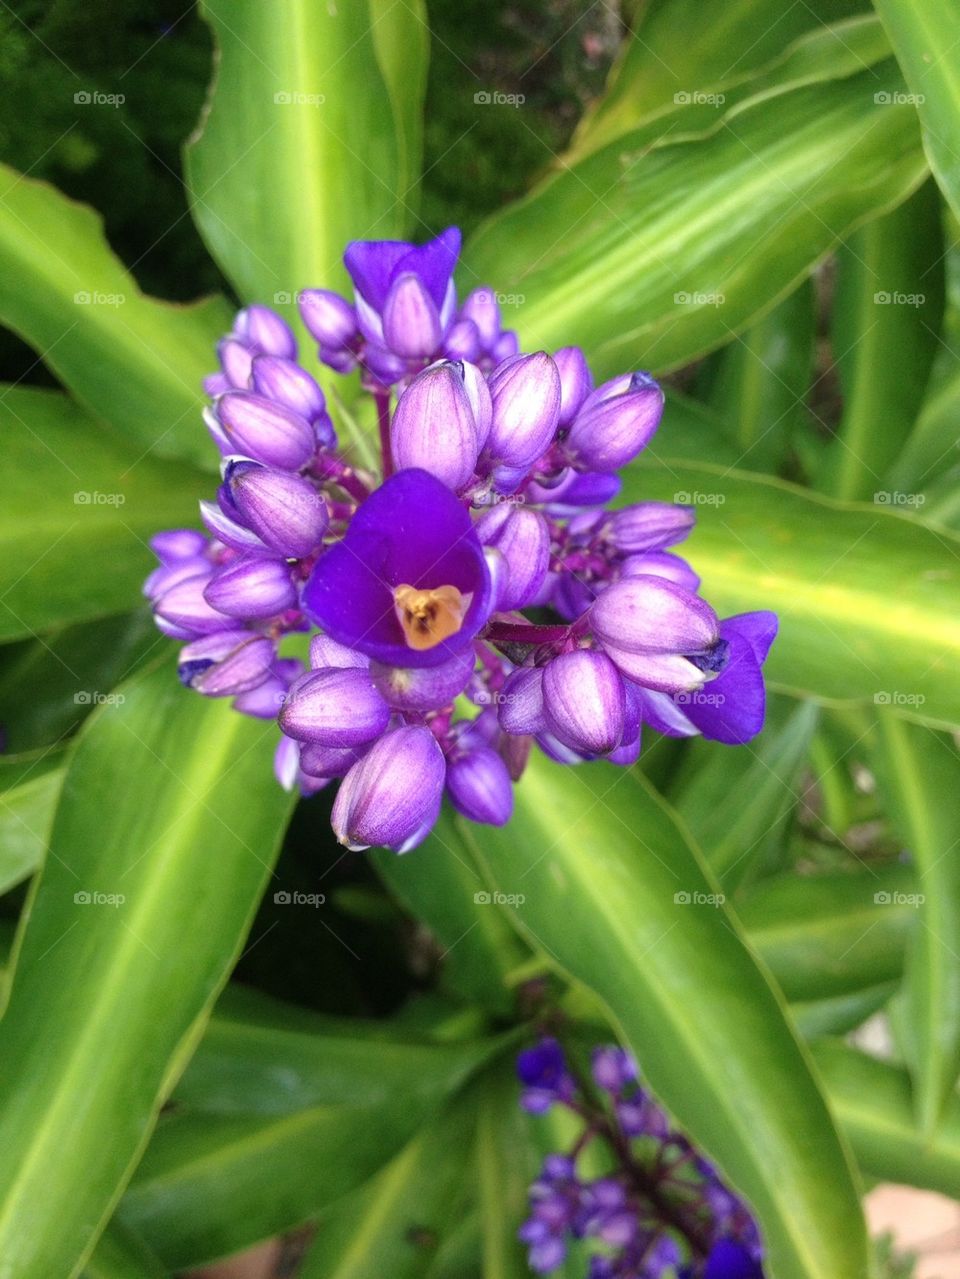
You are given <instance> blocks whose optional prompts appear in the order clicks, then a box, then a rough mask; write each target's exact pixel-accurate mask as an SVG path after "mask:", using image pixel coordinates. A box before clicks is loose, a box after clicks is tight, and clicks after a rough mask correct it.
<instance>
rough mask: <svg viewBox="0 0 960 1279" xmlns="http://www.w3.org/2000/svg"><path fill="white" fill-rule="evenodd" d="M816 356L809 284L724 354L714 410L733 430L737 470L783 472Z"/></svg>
mask: <svg viewBox="0 0 960 1279" xmlns="http://www.w3.org/2000/svg"><path fill="white" fill-rule="evenodd" d="M813 356H814V297H813V284H812V281H810V280H805V281H804V283H803V284H802V285H801V286H800V288H799V289H795V290H794V291H793V293H791V294H790V296H789V297H788V298H785V299H784V300H783V301H782V302H781V303H780V304H779V305H778V306H776V307H774V309H773V310H772V311H770V312H769V313H768V314H767V315H765V316H764V317H763V318H762V319H760V320H758V321H757V323H756V324H754V325H752V326H751V327H750V328H749V329H747V330H746V331H745V332H744V333H743V334H742V335H741V336H740V337H739V338H737V339H736V340H735V341H734V342H732V343H731V345H730V346H729V347H728V348H727V349H726V350H725V351H723V352H722V353H721V354H720V357H719V364H718V368H717V371H716V374H715V381H714V384H713V386H712V388H711V392H710V395H709V404H710V407H711V408H712V409H713V410H714V412H715V413H716V414H717V415H718V417H720V418H722V419H723V420H724V421H726V422H729V423H731V425H732V427H733V430H734V432H735V438H736V441H737V445H738V451H739V458H738V461H737V465H745V466H748V467H750V468H751V469H753V470H757V471H776V470H777V469H779V467H780V466H781V464H782V463H783V460H784V457H785V455H786V451H787V447H788V445H789V442H790V436H791V434H792V433H793V427H794V425H795V424H796V422H797V421H798V420H799V418H800V414H801V411H802V409H803V401H804V399H805V398H806V395H807V392H808V391H809V389H810V383H811V378H812V373H813ZM703 457H704V460H707V461H716V460H717V459H715V458H712V457H709V455H703Z"/></svg>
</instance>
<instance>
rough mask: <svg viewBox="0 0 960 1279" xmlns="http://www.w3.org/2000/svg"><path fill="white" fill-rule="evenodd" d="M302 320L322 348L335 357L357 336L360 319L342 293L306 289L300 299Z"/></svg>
mask: <svg viewBox="0 0 960 1279" xmlns="http://www.w3.org/2000/svg"><path fill="white" fill-rule="evenodd" d="M298 302H299V306H300V318H301V319H302V320H303V322H304V324H305V325H306V327H307V328H308V329H309V331H310V333H311V334H312V335H313V337H315V338H316V339H317V341H318V342H319V343H320V345H321V347H324V348H327V349H329V351H330V352H331V353H333V352H334V351H338V350H340V349H341V348H342V347H345V346H346V345H347V344H348V343H349V342H352V341H353V339H354V338H355V337H356V336H357V316H356V312H355V311H354V309H353V307H352V306H351V305H350V303H349V302H347V301H346V300H345V299H344V298H342V297H341V296H340V294H339V293H331V291H330V290H329V289H304V290H303V291H302V292H301V293H300V296H299V298H298Z"/></svg>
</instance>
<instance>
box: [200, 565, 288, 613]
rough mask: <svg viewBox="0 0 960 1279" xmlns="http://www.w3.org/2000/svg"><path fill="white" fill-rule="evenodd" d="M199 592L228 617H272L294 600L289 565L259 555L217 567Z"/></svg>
mask: <svg viewBox="0 0 960 1279" xmlns="http://www.w3.org/2000/svg"><path fill="white" fill-rule="evenodd" d="M203 594H204V598H205V599H206V601H207V603H208V604H212V605H213V607H214V608H216V609H219V611H220V612H221V613H226V614H227V616H228V617H250V618H263V617H273V616H274V615H275V614H276V613H282V612H284V611H285V610H286V609H288V608H294V607H295V606H296V603H297V592H296V588H295V587H294V585H293V582H292V580H291V578H290V566H289V565H288V564H287V563H285V561H284V560H280V559H270V558H268V557H266V556H261V555H252V556H250V557H249V558H244V559H239V560H233V562H232V563H230V564H225V565H224V566H223V568H220V569H217V571H216V572H215V573H214V575H213V577H212V578H211V579H210V581H209V582H208V583H207V586H206V589H205V590H204V592H203Z"/></svg>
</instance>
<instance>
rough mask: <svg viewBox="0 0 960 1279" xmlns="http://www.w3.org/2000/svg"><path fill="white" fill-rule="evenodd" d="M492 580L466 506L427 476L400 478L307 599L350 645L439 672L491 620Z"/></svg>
mask: <svg viewBox="0 0 960 1279" xmlns="http://www.w3.org/2000/svg"><path fill="white" fill-rule="evenodd" d="M490 603H491V584H490V572H489V570H488V568H487V564H486V560H485V559H484V556H483V547H482V546H481V545H480V538H479V537H478V536H477V532H476V529H475V528H474V525H473V521H472V520H471V519H470V515H469V512H468V511H467V510H466V508H465V507H464V505H463V503H462V502H458V501H457V499H456V497H455V496H454V494H453V493H451V491H450V490H449V489H448V488H447V487H446V486H445V485H444V484H441V482H440V481H439V480H438V479H436V478H434V476H432V475H430V474H429V473H428V472H427V471H421V470H416V469H410V470H407V471H398V472H397V474H396V475H393V476H391V478H390V479H389V480H387V481H386V482H385V483H384V484H383V485H382V486H381V487H380V488H379V489H378V490H377V491H376V493H374V494H372V495H371V496H370V497H369V498H367V500H366V501H365V502H364V503H363V505H362V506H361V507H360V508H359V510H358V511H357V514H356V515H355V516H354V518H353V521H352V523H351V525H350V528H349V530H348V532H347V534H346V536H345V537H344V538H343V539H342V541H340V542H338V543H337V544H336V545H334V546H332V547H331V548H330V549H329V550H328V551H327V553H326V554H325V555H324V556H322V557H321V559H320V560H319V561H318V563H317V566H316V568H315V569H314V571H313V574H312V576H311V578H310V580H309V582H308V583H307V586H306V590H305V591H304V604H305V606H306V608H307V611H308V612H309V614H310V615H311V617H312V618H313V620H314V621H315V622H316V623H317V625H318V626H320V627H321V628H322V629H323V630H324V631H326V633H327V634H328V635H331V636H332V637H333V638H334V639H335V640H337V641H338V643H340V644H345V645H346V646H347V647H348V648H352V649H356V651H357V652H360V653H365V654H367V656H369V657H372V658H375V659H376V660H377V661H379V662H385V663H387V664H388V665H391V666H401V667H405V666H410V667H418V666H438V665H439V664H440V663H441V662H445V661H448V660H449V659H450V658H452V657H455V656H456V654H457V653H459V652H461V651H462V650H463V649H464V648H467V647H469V646H470V644H471V643H472V641H473V638H474V636H475V635H476V634H477V632H478V631H479V630H480V628H481V626H483V624H484V623H485V622H486V621H487V618H488V616H489V614H490Z"/></svg>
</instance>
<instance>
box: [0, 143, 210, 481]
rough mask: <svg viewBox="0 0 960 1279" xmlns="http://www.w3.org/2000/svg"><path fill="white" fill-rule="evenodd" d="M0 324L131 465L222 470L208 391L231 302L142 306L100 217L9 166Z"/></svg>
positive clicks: (1, 230)
mask: <svg viewBox="0 0 960 1279" xmlns="http://www.w3.org/2000/svg"><path fill="white" fill-rule="evenodd" d="M0 323H2V324H5V325H7V326H8V327H9V328H11V329H13V330H14V332H16V333H18V334H19V335H20V336H21V337H22V338H23V339H24V340H25V341H26V342H29V343H30V345H31V346H32V347H33V348H34V349H35V350H36V351H37V352H38V353H39V354H40V355H41V356H42V357H43V360H44V362H45V363H46V364H47V365H48V366H49V367H50V368H51V369H52V370H53V372H54V373H55V374H56V375H57V377H59V378H60V379H61V380H62V381H63V382H64V384H65V385H66V386H67V387H68V388H69V389H70V390H71V391H72V392H73V394H74V395H75V396H76V397H77V399H78V400H80V401H81V402H82V403H83V404H85V405H86V407H87V408H88V409H89V410H90V411H91V412H92V413H94V414H96V416H97V417H99V418H102V419H103V421H105V422H109V423H110V425H111V426H114V427H115V428H116V429H117V431H118V432H119V433H120V434H121V435H122V436H123V437H124V438H125V439H127V440H129V442H130V446H131V448H133V449H135V450H136V451H135V454H134V457H133V458H131V461H132V460H134V459H135V458H136V457H139V456H141V455H142V454H143V453H147V452H149V453H154V454H156V455H157V456H160V457H171V456H172V457H186V458H190V459H192V460H194V461H196V462H199V463H200V464H201V465H204V466H207V467H208V468H211V469H212V468H214V467H215V466H216V451H215V450H211V448H210V442H209V439H208V437H207V432H206V431H205V429H204V427H203V425H202V423H201V420H200V412H201V409H202V408H203V404H204V399H203V395H202V390H201V385H200V383H201V380H202V378H203V377H204V375H205V374H207V373H209V372H210V371H211V370H212V368H213V367H214V366H215V363H216V360H215V352H214V344H215V342H216V340H217V338H218V337H220V336H221V335H222V334H223V333H225V332H226V331H227V330H228V329H229V328H230V323H231V320H230V309H229V307H228V306H227V304H226V302H225V301H224V300H223V299H210V300H208V301H205V302H201V303H193V304H191V305H189V306H183V305H178V304H175V303H172V302H160V301H158V300H157V299H156V298H148V297H146V296H144V294H142V293H141V292H140V289H139V288H138V287H137V284H136V281H135V280H134V278H133V276H132V275H130V273H129V272H128V271H127V270H126V268H125V267H124V266H123V264H122V263H121V262H120V261H119V259H118V258H117V257H116V256H115V255H114V253H113V251H112V250H111V248H110V246H109V245H108V244H107V240H106V237H105V235H104V233H103V226H102V224H101V221H100V218H99V216H98V215H97V214H95V213H94V212H93V210H92V209H90V208H88V207H87V206H86V205H82V204H76V203H75V202H74V201H73V200H68V199H67V198H66V196H63V195H61V194H60V192H59V191H56V190H55V189H54V188H53V187H51V186H48V185H47V184H46V183H45V182H35V181H34V180H33V179H32V178H26V177H23V176H21V175H20V174H18V173H15V172H14V171H13V170H12V169H8V168H6V166H3V165H0ZM6 399H7V397H6V396H5V397H4V401H5V404H4V407H5V408H9V407H10V406H9V405H8V404H7V403H6Z"/></svg>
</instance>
